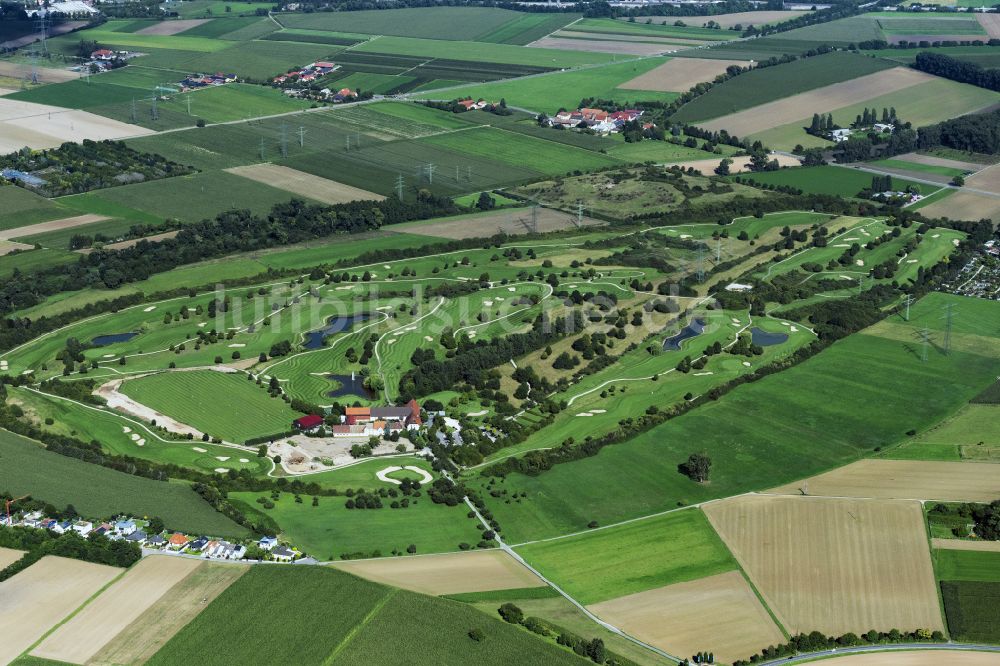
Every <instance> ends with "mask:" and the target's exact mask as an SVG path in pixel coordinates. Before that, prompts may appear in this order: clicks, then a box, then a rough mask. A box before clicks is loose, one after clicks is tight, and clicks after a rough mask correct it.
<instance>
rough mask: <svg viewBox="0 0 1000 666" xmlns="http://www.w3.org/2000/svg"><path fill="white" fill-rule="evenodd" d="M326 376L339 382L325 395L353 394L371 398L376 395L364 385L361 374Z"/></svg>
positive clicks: (340, 396)
mask: <svg viewBox="0 0 1000 666" xmlns="http://www.w3.org/2000/svg"><path fill="white" fill-rule="evenodd" d="M326 378H327V379H329V380H331V381H335V382H337V383H338V384H340V386H338V387H337V388H335V389H334V390H332V391H329V392H327V394H326V395H327V396H329V397H331V398H342V397H344V396H345V395H353V396H357V397H359V398H367V399H369V400H371V399H374V398H375V397H377V396H376V395H375V394H374V393H372V392H371V391H369V390H368V388H367V387H366V386H365V380H364V378H363V377H362V376H361V375H327V376H326Z"/></svg>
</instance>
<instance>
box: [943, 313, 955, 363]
mask: <svg viewBox="0 0 1000 666" xmlns="http://www.w3.org/2000/svg"><path fill="white" fill-rule="evenodd" d="M953 307H955V304H954V303H948V304H947V305H945V306H944V353H945V354H947V353H948V352H950V351H951V320H952V308H953Z"/></svg>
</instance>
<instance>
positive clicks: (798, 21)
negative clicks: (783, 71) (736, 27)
mask: <svg viewBox="0 0 1000 666" xmlns="http://www.w3.org/2000/svg"><path fill="white" fill-rule="evenodd" d="M831 4H832V6H831V7H827V8H826V9H818V10H816V11H812V12H799V13H798V15H797V16H795V18H792V19H789V20H788V21H782V22H781V23H775V24H772V25H766V26H764V27H762V28H758V27H757V26H750V27H749V28H747V29H746V30H744V31H743V36H744V37H754V36H761V37H763V36H765V35H774V34H777V33H779V32H788V31H789V30H795V29H796V28H804V27H806V26H809V25H818V24H820V23H829V22H830V21H836V20H837V19H842V18H847V17H848V16H856V15H858V14H861V13H863V12H864V11H865V10H864V9H862V8H861V7H859V6H858V4H857V2H855V1H854V0H846V1H843V2H841V3H837V4H833V3H831ZM783 8H784V5H782V6H780V7H779V9H783Z"/></svg>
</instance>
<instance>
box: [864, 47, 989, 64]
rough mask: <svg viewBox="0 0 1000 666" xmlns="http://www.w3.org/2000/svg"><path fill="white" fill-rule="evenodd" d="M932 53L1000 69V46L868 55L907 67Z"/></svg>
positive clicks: (929, 49)
mask: <svg viewBox="0 0 1000 666" xmlns="http://www.w3.org/2000/svg"><path fill="white" fill-rule="evenodd" d="M925 51H930V52H931V53H940V54H942V55H947V56H948V57H949V58H955V59H956V60H962V61H964V62H971V63H975V64H977V65H980V66H982V67H985V68H987V69H989V68H992V67H1000V46H985V45H984V46H949V47H944V48H939V49H935V48H923V49H920V48H915V49H892V50H891V51H890V50H880V51H867V52H866V53H868V54H870V55H874V56H876V57H879V58H885V59H887V60H892V61H894V62H899V63H903V64H906V65H910V64H913V61H914V60H915V59H916V57H917V54H918V53H923V52H925Z"/></svg>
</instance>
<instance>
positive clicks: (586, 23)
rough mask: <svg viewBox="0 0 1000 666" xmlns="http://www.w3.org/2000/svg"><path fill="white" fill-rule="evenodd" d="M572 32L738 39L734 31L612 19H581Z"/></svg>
mask: <svg viewBox="0 0 1000 666" xmlns="http://www.w3.org/2000/svg"><path fill="white" fill-rule="evenodd" d="M571 29H572V30H573V32H590V33H595V34H609V35H642V36H645V37H665V38H670V39H697V40H703V41H712V42H721V41H728V40H731V39H738V38H739V36H740V33H738V32H736V31H734V30H715V29H712V28H697V27H693V26H685V27H681V26H675V25H672V24H671V25H656V24H655V23H651V24H646V23H628V22H625V21H616V20H614V19H601V18H597V19H590V18H586V19H582V20H580V21H577V22H576V23H574V24H573V26H572V28H571Z"/></svg>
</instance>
